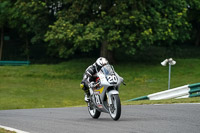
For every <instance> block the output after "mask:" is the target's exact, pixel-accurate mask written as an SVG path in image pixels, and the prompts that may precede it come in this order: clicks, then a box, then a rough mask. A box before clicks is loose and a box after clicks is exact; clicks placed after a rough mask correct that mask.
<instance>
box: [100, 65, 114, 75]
mask: <svg viewBox="0 0 200 133" xmlns="http://www.w3.org/2000/svg"><path fill="white" fill-rule="evenodd" d="M101 71H102V72H103V73H104V74H105V75H112V74H114V70H113V69H112V66H111V65H105V66H103V67H102V68H101Z"/></svg>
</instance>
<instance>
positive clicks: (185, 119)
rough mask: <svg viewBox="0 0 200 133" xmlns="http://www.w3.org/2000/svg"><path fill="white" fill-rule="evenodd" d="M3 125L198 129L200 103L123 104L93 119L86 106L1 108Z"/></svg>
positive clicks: (118, 132) (80, 131)
mask: <svg viewBox="0 0 200 133" xmlns="http://www.w3.org/2000/svg"><path fill="white" fill-rule="evenodd" d="M0 125H3V126H8V127H12V128H16V129H20V130H23V131H27V132H30V133H92V132H94V133H102V132H103V133H189V132H190V133H199V132H200V104H172V105H131V106H122V115H121V118H120V119H119V120H118V121H113V120H112V119H111V118H110V116H109V114H106V113H102V114H101V116H100V118H99V119H92V118H91V117H90V115H89V113H88V111H87V107H73V108H47V109H19V110H1V111H0Z"/></svg>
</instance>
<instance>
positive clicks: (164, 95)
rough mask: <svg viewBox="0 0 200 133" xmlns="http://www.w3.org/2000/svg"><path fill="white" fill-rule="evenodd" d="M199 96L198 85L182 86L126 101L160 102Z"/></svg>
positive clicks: (199, 85)
mask: <svg viewBox="0 0 200 133" xmlns="http://www.w3.org/2000/svg"><path fill="white" fill-rule="evenodd" d="M197 96H200V83H196V84H190V85H184V86H181V87H177V88H174V89H170V90H166V91H161V92H157V93H153V94H150V95H147V96H142V97H138V98H133V99H130V100H128V101H137V100H162V99H171V98H177V99H179V98H188V97H197Z"/></svg>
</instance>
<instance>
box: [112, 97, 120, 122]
mask: <svg viewBox="0 0 200 133" xmlns="http://www.w3.org/2000/svg"><path fill="white" fill-rule="evenodd" d="M111 100H112V104H111V105H110V107H109V113H110V116H111V118H112V119H113V120H115V121H117V120H118V119H119V118H120V116H121V103H120V99H119V95H112V96H111Z"/></svg>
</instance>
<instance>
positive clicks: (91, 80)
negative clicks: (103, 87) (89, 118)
mask: <svg viewBox="0 0 200 133" xmlns="http://www.w3.org/2000/svg"><path fill="white" fill-rule="evenodd" d="M107 64H108V60H107V59H106V58H104V57H99V58H98V59H97V60H96V62H95V63H94V64H92V65H90V66H89V67H88V68H87V69H86V70H85V73H84V74H83V80H82V82H81V84H80V87H81V89H83V91H84V92H85V98H84V100H85V101H86V102H88V101H89V96H90V92H89V87H90V88H93V87H95V85H96V84H95V79H96V76H95V75H96V73H97V72H98V71H100V69H101V68H102V67H103V66H105V65H107Z"/></svg>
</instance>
